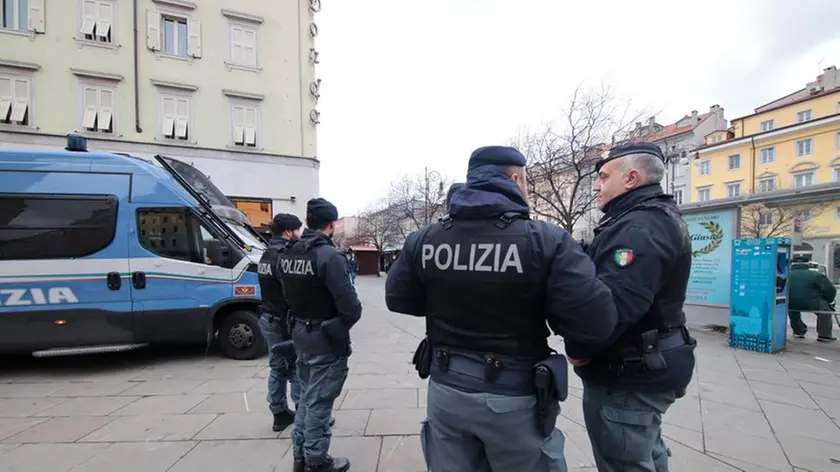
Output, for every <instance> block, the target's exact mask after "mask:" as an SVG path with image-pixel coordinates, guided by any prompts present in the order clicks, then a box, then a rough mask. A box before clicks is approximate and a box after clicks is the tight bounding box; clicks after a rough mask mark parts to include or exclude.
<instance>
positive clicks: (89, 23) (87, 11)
mask: <svg viewBox="0 0 840 472" xmlns="http://www.w3.org/2000/svg"><path fill="white" fill-rule="evenodd" d="M94 26H96V2H94V1H92V0H85V4H84V5H83V6H82V27H81V28H80V29H79V32H81V33H82V34H93V27H94Z"/></svg>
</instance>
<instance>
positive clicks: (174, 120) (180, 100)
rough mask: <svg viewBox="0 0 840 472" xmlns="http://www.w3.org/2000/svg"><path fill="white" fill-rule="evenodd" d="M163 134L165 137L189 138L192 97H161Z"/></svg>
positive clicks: (184, 139)
mask: <svg viewBox="0 0 840 472" xmlns="http://www.w3.org/2000/svg"><path fill="white" fill-rule="evenodd" d="M161 122H162V129H161V134H163V137H164V138H167V139H175V140H183V141H186V140H189V138H190V133H191V131H192V130H191V129H190V99H189V98H187V97H176V96H167V95H164V96H163V97H161Z"/></svg>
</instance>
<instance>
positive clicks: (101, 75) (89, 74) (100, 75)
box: [70, 68, 123, 82]
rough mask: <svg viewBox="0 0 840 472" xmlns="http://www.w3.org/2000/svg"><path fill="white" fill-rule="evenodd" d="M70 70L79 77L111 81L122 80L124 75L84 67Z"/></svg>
mask: <svg viewBox="0 0 840 472" xmlns="http://www.w3.org/2000/svg"><path fill="white" fill-rule="evenodd" d="M70 72H72V73H73V75H75V76H77V77H84V78H86V79H98V80H108V81H111V82H122V81H123V76H121V75H119V74H112V73H110V72H98V71H95V70H84V69H73V68H71V69H70Z"/></svg>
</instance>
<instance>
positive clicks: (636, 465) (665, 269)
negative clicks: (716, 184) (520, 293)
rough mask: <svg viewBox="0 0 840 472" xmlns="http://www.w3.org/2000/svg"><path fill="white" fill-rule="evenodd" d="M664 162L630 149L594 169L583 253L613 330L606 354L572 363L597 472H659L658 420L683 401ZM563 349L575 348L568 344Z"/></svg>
mask: <svg viewBox="0 0 840 472" xmlns="http://www.w3.org/2000/svg"><path fill="white" fill-rule="evenodd" d="M663 162H664V156H663V155H662V152H661V151H660V150H659V147H657V146H656V145H654V144H650V143H635V144H629V145H625V146H619V147H616V148H613V149H612V150H611V151H610V153H609V156H608V157H607V158H605V159H602V160H601V161H599V162H598V164H597V165H596V169H597V171H598V182H597V183H596V184H595V192H596V193H597V197H598V201H597V203H598V207H599V208H600V209H601V210H602V211H603V212H604V217H603V218H602V219H601V221H600V224H599V226H598V227H597V228H596V229H595V238H594V239H593V240H592V243H591V244H590V246H589V249H588V254H589V256H590V257H591V258H592V260H593V261H594V262H595V266H596V268H597V271H598V277H599V278H600V279H601V280H602V281H603V282H604V283H606V284H607V286H608V287H609V288H610V290H611V291H612V296H613V299H614V300H615V303H616V308H617V309H618V321H619V325H618V328H617V329H616V331H615V333H613V336H612V338H611V347H610V348H609V349H607V350H606V351H604V352H603V353H602V354H600V355H597V356H594V357H591V358H584V357H582V358H580V359H577V360H572V363H574V364H577V367H576V368H575V370H576V372H577V373H578V375H579V376H580V377H581V378H582V379H583V385H584V389H583V413H584V418H585V420H586V428H587V431H588V433H589V438H590V439H591V442H592V450H593V453H594V457H595V462H596V464H597V465H598V470H599V471H600V472H617V471H626V470H634V471H651V472H653V471H657V472H661V471H667V470H668V456H669V455H670V451H669V450H668V449H667V447H666V446H665V443H664V441H663V440H662V434H661V425H662V415H664V414H665V412H666V411H667V409H668V407H669V406H670V405H671V404H672V403H674V401H675V400H676V399H677V398H679V397H681V396H683V395H685V392H686V387H687V386H688V384H689V382H690V381H691V377H692V373H693V371H694V348H695V346H696V342H695V341H694V340H693V339H692V338H691V336H690V335H689V333H688V330H687V329H686V327H685V314H684V313H683V303H684V302H685V292H686V286H687V285H688V276H689V271H690V270H691V241H690V239H689V233H688V229H687V227H686V225H685V222H684V221H683V220H682V217H681V214H680V212H679V210H678V209H677V205H676V203H675V202H674V199H673V197H672V196H671V195H666V194H664V193H663V192H662V187H661V186H660V182H661V181H662V176H663V174H664V172H665V166H664V164H663ZM566 342H567V348H572V349H574V347H575V344H576V341H574V340H569V339H567V340H566ZM567 352H568V351H567Z"/></svg>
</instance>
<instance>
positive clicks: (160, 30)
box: [146, 9, 202, 61]
mask: <svg viewBox="0 0 840 472" xmlns="http://www.w3.org/2000/svg"><path fill="white" fill-rule="evenodd" d="M167 20H172V21H175V22H184V23H186V25H187V38H186V40H187V49H186V51H187V54H186V55H185V56H183V55H180V54H178V52H177V51H178V49H179V44H180V43H178V27H177V23H176V27H175V38H174V39H173V44H174V45H175V52H174V53H171V52H166V51H165V46H166V27H165V25H166V21H167ZM146 48H147V49H150V50H152V51H154V52H155V54H157V55H159V56H160V57H168V58H172V59H180V60H185V61H189V60H193V59H198V58H201V50H202V46H201V22H200V21H199V20H194V19H192V16H191V15H190V13H189V12H186V11H173V10H168V9H160V10H146Z"/></svg>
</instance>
